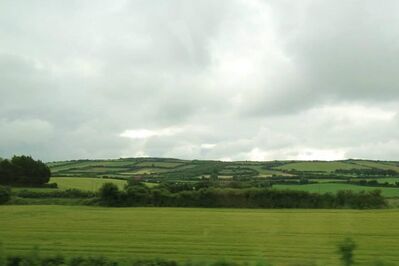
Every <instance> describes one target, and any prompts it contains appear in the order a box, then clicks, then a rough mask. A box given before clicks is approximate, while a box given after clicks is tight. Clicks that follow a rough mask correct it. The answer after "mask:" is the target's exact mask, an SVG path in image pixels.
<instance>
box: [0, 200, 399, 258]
mask: <svg viewBox="0 0 399 266" xmlns="http://www.w3.org/2000/svg"><path fill="white" fill-rule="evenodd" d="M0 212H1V214H2V215H0V241H1V242H2V243H3V246H4V248H5V252H6V253H7V254H25V253H27V252H29V251H30V250H31V249H32V247H33V246H37V247H38V248H39V250H40V253H41V254H46V255H47V254H57V253H62V254H65V255H105V256H109V257H112V258H118V259H123V258H125V257H128V256H129V257H132V256H133V257H135V258H154V257H158V258H165V259H174V260H179V261H184V260H194V261H209V260H220V259H227V260H235V261H240V262H254V261H260V260H265V261H267V262H270V263H272V264H273V265H304V264H308V265H339V257H338V254H337V252H336V250H337V249H336V246H337V243H339V242H340V241H342V239H344V238H345V237H351V238H352V239H353V240H354V241H355V242H356V243H357V246H358V248H357V249H356V251H355V258H356V261H357V262H359V265H367V264H366V262H373V261H375V260H376V259H380V260H383V261H385V262H391V263H399V253H398V252H397V250H398V248H399V241H397V239H398V238H399V226H397V221H398V219H399V210H378V211H376V210H373V211H354V210H257V209H252V210H251V209H246V210H243V209H239V210H238V209H190V208H99V207H82V206H1V207H0Z"/></svg>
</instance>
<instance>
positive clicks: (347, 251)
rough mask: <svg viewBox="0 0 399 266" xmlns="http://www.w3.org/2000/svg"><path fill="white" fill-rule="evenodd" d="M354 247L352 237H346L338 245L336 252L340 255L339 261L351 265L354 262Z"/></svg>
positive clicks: (347, 265) (346, 265)
mask: <svg viewBox="0 0 399 266" xmlns="http://www.w3.org/2000/svg"><path fill="white" fill-rule="evenodd" d="M355 248H356V244H355V242H353V240H352V239H350V238H346V239H345V240H344V241H343V242H342V243H340V244H339V245H338V253H339V254H340V255H341V261H342V264H343V265H344V266H351V265H353V263H354V260H353V251H354V250H355Z"/></svg>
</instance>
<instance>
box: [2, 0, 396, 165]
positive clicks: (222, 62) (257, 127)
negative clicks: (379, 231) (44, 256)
mask: <svg viewBox="0 0 399 266" xmlns="http://www.w3.org/2000/svg"><path fill="white" fill-rule="evenodd" d="M398 112H399V1H397V0H392V1H390V0H384V1H383V3H382V2H381V1H377V0H375V1H366V0H359V1H350V0H340V1H337V0H331V1H327V0H326V1H320V0H314V1H307V0H300V1H293V0H287V1H284V0H276V1H272V0H271V1H257V0H247V1H238V0H226V1H223V0H217V1H215V0H201V1H198V0H168V1H164V0H140V1H130V0H129V1H128V0H108V1H101V0H76V1H74V0H69V1H64V0H25V1H24V0H21V1H15V0H1V1H0V157H9V156H11V155H12V154H30V155H32V156H34V157H35V158H38V159H42V160H45V161H54V160H65V159H79V158H119V157H136V156H157V157H177V158H185V159H222V160H274V159H306V160H308V159H309V160H311V159H321V160H334V159H344V158H370V159H384V160H399V115H398Z"/></svg>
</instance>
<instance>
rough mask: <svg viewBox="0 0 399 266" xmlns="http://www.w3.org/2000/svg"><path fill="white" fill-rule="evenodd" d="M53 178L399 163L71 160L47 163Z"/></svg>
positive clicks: (348, 172)
mask: <svg viewBox="0 0 399 266" xmlns="http://www.w3.org/2000/svg"><path fill="white" fill-rule="evenodd" d="M48 166H49V167H50V168H51V171H52V174H53V176H73V177H105V178H119V179H128V178H132V177H133V178H146V179H159V178H161V179H172V180H174V179H178V180H181V179H199V178H208V177H210V176H211V175H217V176H218V178H219V179H224V178H225V179H230V178H290V177H298V176H306V177H310V178H312V177H315V178H328V177H331V178H339V177H341V178H345V177H354V176H362V177H368V176H372V177H375V176H381V177H383V176H394V175H396V174H399V162H392V161H372V160H344V161H331V162H330V161H268V162H253V161H239V162H222V161H206V160H179V159H170V158H121V159H115V160H73V161H62V162H51V163H48Z"/></svg>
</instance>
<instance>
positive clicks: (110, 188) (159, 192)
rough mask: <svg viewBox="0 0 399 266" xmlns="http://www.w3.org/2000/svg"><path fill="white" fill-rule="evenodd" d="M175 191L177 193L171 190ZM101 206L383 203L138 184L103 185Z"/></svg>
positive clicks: (369, 195)
mask: <svg viewBox="0 0 399 266" xmlns="http://www.w3.org/2000/svg"><path fill="white" fill-rule="evenodd" d="M174 191H176V190H174ZM99 197H100V203H101V204H103V205H107V206H168V207H212V208H216V207H221V208H358V209H364V208H382V207H385V206H386V201H385V199H384V198H383V197H382V195H381V193H380V191H378V190H376V191H372V192H359V193H355V192H352V191H340V192H338V193H337V194H329V193H327V194H317V193H308V192H304V191H293V190H274V189H268V188H248V189H234V188H215V187H208V188H206V187H204V188H200V189H198V190H193V189H190V190H181V191H177V192H173V191H172V190H168V189H167V188H165V187H156V188H148V187H146V186H145V185H142V184H140V183H137V184H134V185H130V186H127V187H126V188H125V190H122V191H121V190H119V189H118V187H117V186H116V185H115V184H112V183H106V184H104V185H103V186H102V187H101V189H100V192H99Z"/></svg>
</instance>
